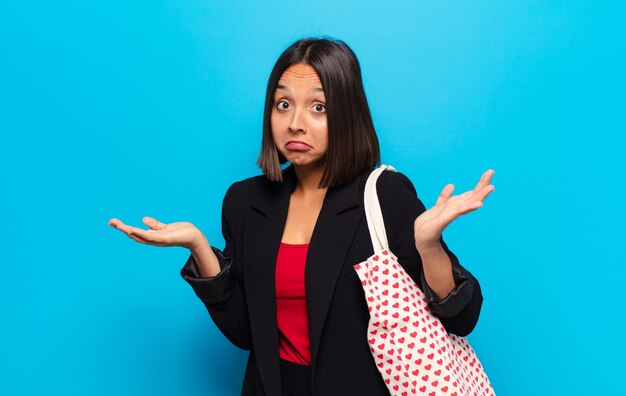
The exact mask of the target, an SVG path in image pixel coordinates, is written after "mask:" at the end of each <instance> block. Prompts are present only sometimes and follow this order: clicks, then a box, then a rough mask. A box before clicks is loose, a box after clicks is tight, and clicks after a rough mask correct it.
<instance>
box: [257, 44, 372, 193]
mask: <svg viewBox="0 0 626 396" xmlns="http://www.w3.org/2000/svg"><path fill="white" fill-rule="evenodd" d="M298 63H304V64H307V65H310V66H311V67H313V68H314V69H315V71H316V72H317V75H318V76H319V79H320V81H321V83H322V88H323V89H324V95H325V96H326V116H327V125H328V151H327V153H326V158H325V166H324V172H323V174H322V178H321V180H320V185H319V187H334V186H340V185H343V184H346V183H350V182H352V181H353V180H354V179H355V178H356V176H357V175H358V174H359V173H361V172H364V171H366V170H369V169H371V168H373V167H375V166H378V165H380V148H379V146H378V138H377V137H376V131H375V130H374V123H373V122H372V116H371V114H370V109H369V106H368V104H367V99H366V98H365V91H364V90H363V81H362V79H361V67H360V66H359V61H358V60H357V58H356V55H355V54H354V52H352V50H351V49H350V47H348V45H347V44H346V43H344V42H343V41H340V40H335V39H330V38H319V39H317V38H304V39H301V40H298V41H296V42H295V43H293V44H292V45H290V46H289V48H287V49H286V50H285V51H284V52H283V53H282V54H281V55H280V57H279V58H278V60H277V61H276V64H275V65H274V68H273V69H272V73H271V74H270V78H269V81H268V83H267V91H266V96H265V110H264V112H263V140H262V142H261V153H260V155H259V158H258V160H257V164H258V165H259V167H260V168H261V169H262V170H263V173H264V174H265V175H266V176H267V178H268V179H270V180H272V181H282V173H281V169H280V164H284V163H285V162H287V160H286V159H285V157H284V156H283V155H282V154H281V153H280V152H279V151H278V149H277V148H276V146H275V144H274V141H273V139H272V126H271V115H272V108H273V106H274V94H275V91H276V87H277V85H278V80H280V77H281V76H282V74H283V72H284V71H285V70H287V69H288V68H289V67H291V66H293V65H295V64H298Z"/></svg>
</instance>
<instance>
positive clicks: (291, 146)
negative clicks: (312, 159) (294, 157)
mask: <svg viewBox="0 0 626 396" xmlns="http://www.w3.org/2000/svg"><path fill="white" fill-rule="evenodd" d="M285 148H286V149H287V150H291V151H307V150H310V149H311V148H312V147H311V146H310V145H308V144H306V143H304V142H301V141H299V140H290V141H288V142H287V144H286V145H285Z"/></svg>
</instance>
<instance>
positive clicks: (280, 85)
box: [276, 84, 324, 92]
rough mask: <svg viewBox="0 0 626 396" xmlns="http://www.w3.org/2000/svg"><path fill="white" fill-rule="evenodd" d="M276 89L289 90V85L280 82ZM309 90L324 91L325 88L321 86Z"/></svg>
mask: <svg viewBox="0 0 626 396" xmlns="http://www.w3.org/2000/svg"><path fill="white" fill-rule="evenodd" d="M276 89H284V90H285V91H289V87H288V86H286V85H282V84H278V85H277V86H276ZM309 91H313V92H324V89H322V88H320V87H313V88H311V89H309Z"/></svg>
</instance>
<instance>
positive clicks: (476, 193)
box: [471, 169, 495, 200]
mask: <svg viewBox="0 0 626 396" xmlns="http://www.w3.org/2000/svg"><path fill="white" fill-rule="evenodd" d="M494 173H495V171H494V170H493V169H488V170H487V171H485V172H484V173H483V174H482V176H481V177H480V181H479V182H478V184H476V187H474V189H473V190H471V191H472V197H471V198H472V199H474V198H477V197H480V198H479V199H481V200H482V199H484V197H485V196H486V195H484V192H485V188H486V187H487V186H489V183H491V178H492V177H493V175H494Z"/></svg>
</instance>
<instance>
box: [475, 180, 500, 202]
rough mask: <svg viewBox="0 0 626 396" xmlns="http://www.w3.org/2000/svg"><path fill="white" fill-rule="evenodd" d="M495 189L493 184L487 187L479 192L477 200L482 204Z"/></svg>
mask: <svg viewBox="0 0 626 396" xmlns="http://www.w3.org/2000/svg"><path fill="white" fill-rule="evenodd" d="M495 189H496V186H494V185H493V184H490V185H488V186H487V187H485V188H484V189H483V190H482V191H481V193H480V195H479V196H478V199H479V200H480V201H481V202H483V201H484V200H485V198H487V197H488V196H489V194H491V193H492V192H494V191H495Z"/></svg>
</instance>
